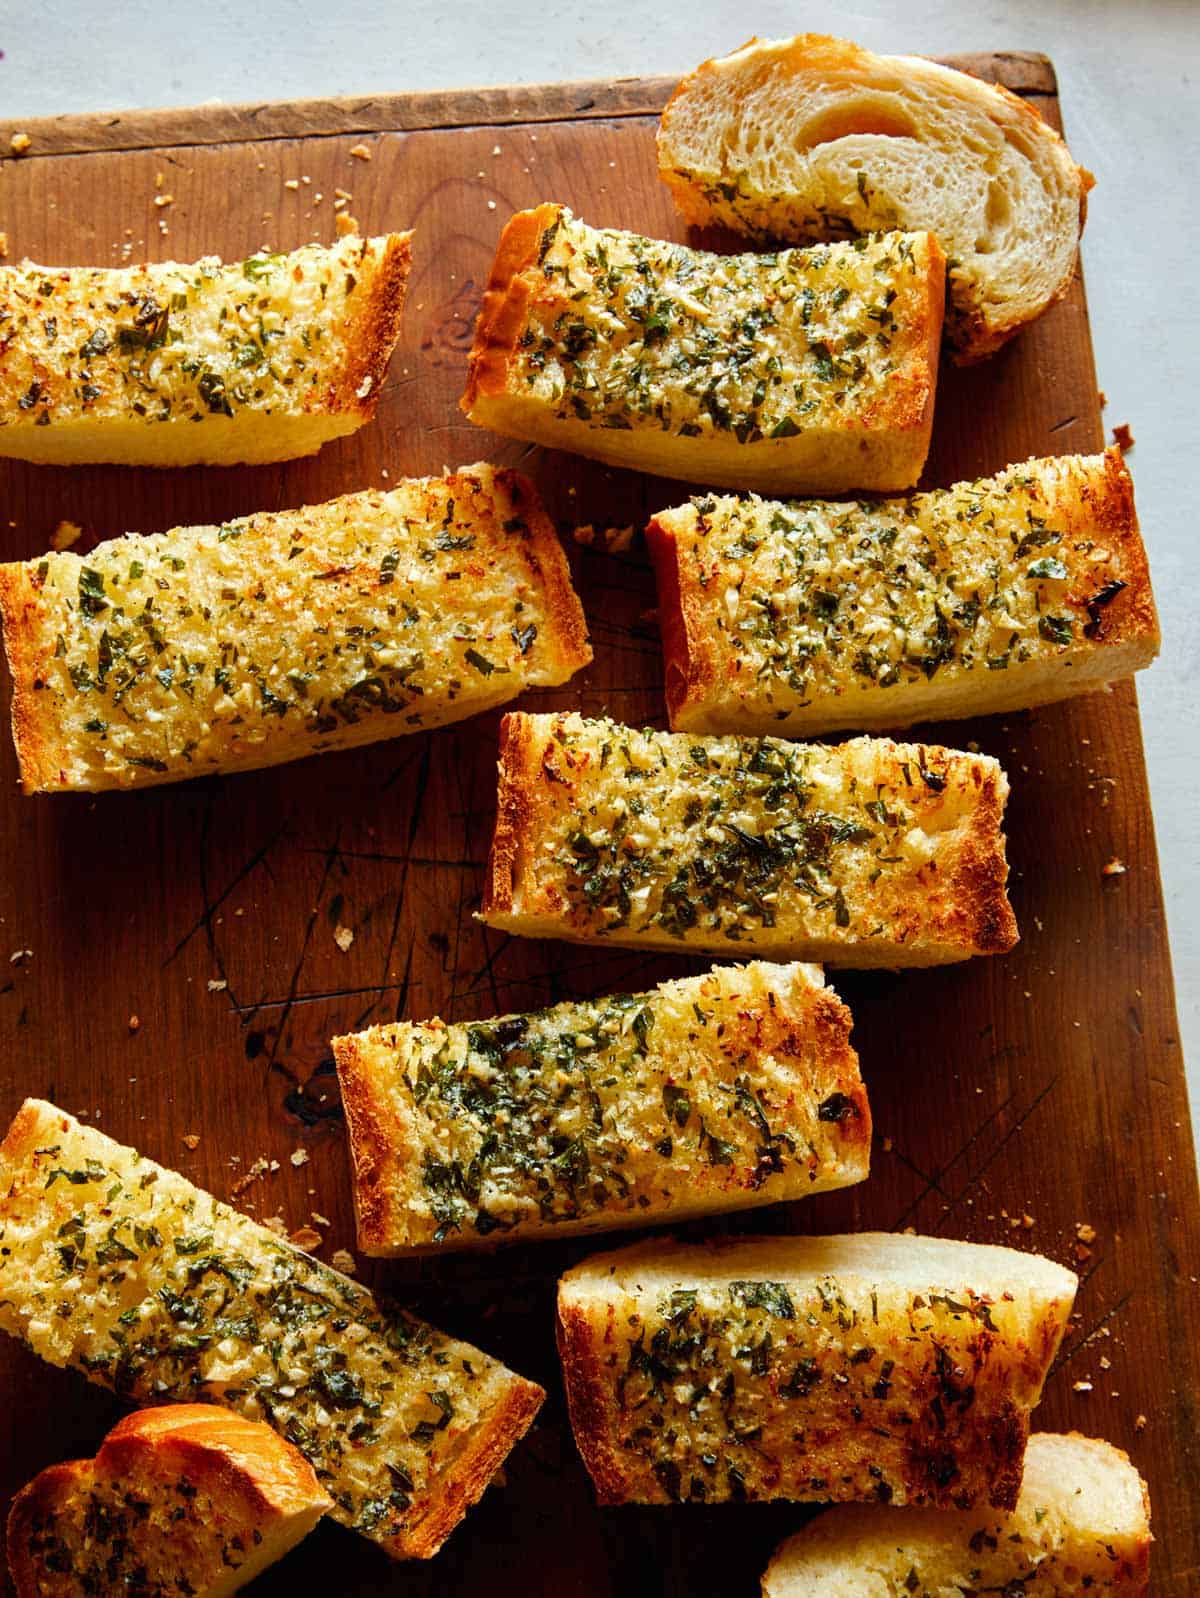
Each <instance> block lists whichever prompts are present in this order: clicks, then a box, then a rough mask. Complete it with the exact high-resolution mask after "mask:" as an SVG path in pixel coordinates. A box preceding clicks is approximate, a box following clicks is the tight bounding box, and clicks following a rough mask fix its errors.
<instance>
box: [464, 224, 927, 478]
mask: <svg viewBox="0 0 1200 1598" xmlns="http://www.w3.org/2000/svg"><path fill="white" fill-rule="evenodd" d="M944 277H945V262H944V260H943V257H942V253H941V251H940V249H939V248H938V245H937V242H936V240H935V239H934V238H933V237H932V236H931V235H929V234H926V233H914V234H901V233H889V234H886V235H882V236H880V237H876V238H871V239H861V240H858V241H856V242H855V243H852V244H833V245H820V246H817V247H816V248H813V249H808V250H784V251H781V252H780V253H779V254H777V255H738V256H718V255H709V254H706V253H705V252H703V251H701V250H693V249H689V248H687V247H686V246H685V245H682V244H669V243H666V242H664V241H663V240H661V239H648V238H643V237H641V236H640V235H639V234H636V233H621V232H617V231H615V230H614V229H611V228H592V227H589V226H588V225H587V224H586V223H584V222H581V221H579V220H578V219H577V218H576V217H574V216H572V214H571V212H570V211H568V210H567V208H566V207H565V206H562V205H541V206H538V208H537V209H536V210H533V211H521V212H519V213H518V214H517V215H516V216H514V217H513V218H512V220H511V221H510V222H509V223H508V225H507V227H506V228H505V229H504V233H503V235H502V236H501V239H500V245H499V248H498V250H497V252H496V259H495V263H494V265H493V267H492V274H491V278H490V280H489V282H488V286H487V291H486V293H485V294H484V299H483V308H482V310H481V311H480V314H479V321H478V323H477V325H476V329H475V344H474V348H473V349H472V351H471V364H470V371H469V375H468V380H467V389H466V393H465V394H464V396H463V400H462V408H463V410H464V411H465V412H466V413H467V415H468V416H469V417H470V418H471V420H472V421H473V422H477V423H478V424H479V425H480V426H481V427H490V428H492V429H493V431H495V432H497V433H505V434H507V435H508V436H509V437H512V438H523V439H529V440H531V441H532V442H533V443H535V444H545V445H548V446H549V447H550V448H552V449H567V450H574V451H575V452H576V453H577V454H579V455H588V456H591V457H592V458H593V459H595V460H601V461H608V462H610V463H611V464H612V465H614V466H631V467H636V468H638V469H639V470H641V471H645V472H655V473H657V474H659V475H660V476H665V477H683V478H686V479H688V480H689V481H692V482H699V483H706V484H707V483H721V484H725V485H727V486H729V487H732V488H757V489H761V490H763V491H770V490H774V491H777V492H780V493H806V492H813V493H826V492H836V491H838V490H839V489H845V488H851V487H857V488H868V489H880V490H887V489H902V488H908V487H911V486H912V484H913V483H915V482H916V480H917V478H918V477H919V476H920V473H921V468H922V466H923V465H924V464H925V456H926V454H927V453H928V450H929V434H930V429H931V427H932V425H933V399H934V389H935V386H936V383H937V363H938V344H939V341H940V338H941V326H942V309H943V299H944V290H945V284H944Z"/></svg>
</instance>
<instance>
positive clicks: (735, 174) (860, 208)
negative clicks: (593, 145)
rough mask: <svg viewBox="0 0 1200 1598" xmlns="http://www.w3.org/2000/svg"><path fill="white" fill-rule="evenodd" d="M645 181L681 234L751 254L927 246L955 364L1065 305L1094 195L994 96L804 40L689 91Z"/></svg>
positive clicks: (1060, 155)
mask: <svg viewBox="0 0 1200 1598" xmlns="http://www.w3.org/2000/svg"><path fill="white" fill-rule="evenodd" d="M658 167H659V176H660V177H661V178H662V179H663V181H664V182H665V183H666V184H667V185H668V187H669V188H670V190H671V192H672V194H673V196H674V198H675V201H676V203H677V205H678V206H679V208H680V210H681V211H682V212H683V215H684V217H685V218H686V219H687V221H688V222H689V223H692V224H693V225H695V226H707V225H712V224H716V225H720V226H723V227H728V228H732V229H733V230H734V231H735V232H737V233H741V234H743V235H748V236H749V237H750V238H752V239H754V240H755V241H756V242H758V243H760V244H761V243H766V242H769V241H773V240H785V241H795V240H801V239H831V238H833V239H836V238H844V237H846V236H847V235H851V234H866V233H872V232H876V231H878V230H880V229H889V228H905V229H928V230H929V231H930V232H932V233H934V234H936V235H937V237H938V240H939V241H940V243H941V246H942V249H943V250H944V251H945V254H946V256H947V257H948V264H949V293H950V303H949V305H948V307H947V313H946V330H947V334H948V336H949V338H950V341H951V343H952V344H953V346H954V348H955V351H956V354H957V356H958V358H959V359H960V360H964V361H975V360H979V359H980V358H981V357H983V356H985V355H989V354H991V353H992V351H993V350H995V349H997V348H998V347H999V346H1000V345H1001V344H1003V343H1004V342H1005V341H1006V340H1007V339H1009V338H1011V337H1012V336H1013V334H1014V333H1016V332H1018V331H1019V330H1020V328H1021V327H1023V326H1024V325H1025V324H1026V323H1027V322H1029V321H1031V320H1032V319H1033V318H1034V317H1037V316H1039V315H1041V313H1042V312H1043V311H1044V310H1045V309H1046V308H1047V306H1049V305H1051V304H1053V303H1054V301H1055V300H1057V299H1059V298H1061V296H1062V295H1063V294H1065V293H1066V291H1067V289H1068V287H1069V286H1070V283H1071V280H1072V278H1073V276H1074V272H1075V261H1076V253H1077V245H1078V242H1079V236H1080V234H1081V232H1082V231H1083V224H1084V220H1085V218H1086V215H1087V192H1088V190H1089V189H1090V188H1091V186H1092V183H1093V181H1094V180H1093V178H1092V175H1091V173H1090V172H1087V171H1085V170H1084V168H1082V167H1080V166H1077V165H1076V163H1075V162H1074V161H1073V160H1072V158H1071V154H1070V152H1069V150H1068V149H1067V147H1066V145H1065V144H1064V143H1063V141H1062V139H1061V138H1060V137H1059V135H1058V134H1057V133H1056V132H1055V131H1054V130H1053V129H1052V128H1051V127H1049V126H1048V125H1047V123H1045V122H1044V121H1043V120H1042V118H1041V117H1040V116H1039V115H1038V113H1037V111H1036V110H1035V109H1034V108H1033V107H1032V106H1031V105H1029V104H1027V103H1026V102H1025V101H1024V100H1021V99H1019V98H1018V97H1017V96H1016V95H1014V94H1010V93H1009V92H1008V90H1007V89H1003V88H1000V87H997V86H995V85H993V84H990V83H984V82H982V81H980V80H979V79H978V78H974V77H971V76H969V75H968V74H967V73H965V72H956V71H954V70H952V69H951V68H949V67H944V66H939V65H938V64H937V63H936V62H933V61H926V60H922V59H920V58H918V57H916V56H879V55H874V54H872V53H871V52H870V51H869V50H863V49H861V48H860V47H859V46H858V45H854V44H850V43H848V42H847V41H845V40H843V39H831V38H827V37H825V36H823V35H821V34H813V33H808V34H800V35H798V36H797V37H796V38H792V39H780V40H762V39H752V40H751V41H750V42H749V43H748V44H746V45H744V46H743V47H742V48H741V49H740V50H735V51H734V52H733V53H732V54H731V55H728V56H724V57H721V58H720V59H717V60H713V61H706V62H705V63H704V64H703V65H702V66H700V67H699V68H697V70H696V71H695V72H693V73H691V74H690V75H689V76H688V77H686V78H685V79H684V80H683V82H682V83H681V84H680V85H679V87H678V88H677V89H676V91H675V94H674V96H673V98H672V99H671V100H670V102H669V103H668V105H667V108H666V110H665V111H664V113H663V117H662V123H661V126H660V129H659V135H658Z"/></svg>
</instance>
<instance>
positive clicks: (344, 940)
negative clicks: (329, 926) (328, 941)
mask: <svg viewBox="0 0 1200 1598" xmlns="http://www.w3.org/2000/svg"><path fill="white" fill-rule="evenodd" d="M333 941H334V942H335V943H336V944H337V946H338V948H339V949H340V950H341V951H342V953H343V954H346V953H348V952H349V949H350V945H351V944H352V943H353V942H354V930H353V928H352V927H344V926H342V925H341V923H340V922H339V924H338V925H337V926H336V927H335V928H334V929H333Z"/></svg>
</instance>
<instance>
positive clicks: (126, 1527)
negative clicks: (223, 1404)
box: [8, 1404, 333, 1598]
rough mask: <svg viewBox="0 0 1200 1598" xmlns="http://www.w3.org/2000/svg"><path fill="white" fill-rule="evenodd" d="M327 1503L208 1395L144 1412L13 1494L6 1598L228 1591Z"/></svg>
mask: <svg viewBox="0 0 1200 1598" xmlns="http://www.w3.org/2000/svg"><path fill="white" fill-rule="evenodd" d="M332 1507H333V1504H332V1500H331V1499H330V1498H329V1497H328V1495H327V1494H326V1493H325V1491H324V1489H323V1488H322V1487H321V1485H320V1483H319V1482H318V1481H317V1478H316V1476H315V1474H314V1473H313V1469H312V1466H311V1465H310V1464H309V1463H308V1461H307V1460H306V1459H305V1458H304V1456H303V1455H302V1454H301V1453H300V1452H299V1451H298V1450H297V1449H295V1448H293V1447H292V1445H291V1444H290V1443H288V1442H286V1441H285V1440H284V1439H283V1438H282V1437H280V1436H278V1435H277V1434H276V1433H275V1432H274V1431H272V1430H271V1428H270V1427H269V1426H267V1425H265V1424H264V1423H263V1422H261V1421H255V1420H247V1419H246V1418H245V1417H244V1416H242V1415H235V1414H232V1413H230V1412H229V1411H228V1410H224V1409H217V1408H215V1407H214V1406H213V1405H211V1404H172V1405H169V1406H166V1407H164V1408H160V1409H144V1410H140V1411H139V1412H138V1413H137V1414H134V1415H129V1416H127V1417H126V1418H125V1419H124V1420H122V1421H120V1422H119V1423H118V1424H117V1425H116V1426H115V1427H114V1428H113V1430H112V1431H111V1432H109V1434H108V1436H107V1437H106V1438H105V1440H104V1442H103V1444H102V1445H101V1448H100V1451H99V1453H98V1454H97V1455H96V1457H95V1459H76V1460H71V1461H70V1462H68V1463H66V1464H62V1465H51V1466H50V1468H49V1469H48V1470H44V1471H42V1473H41V1475H40V1476H36V1477H35V1478H34V1480H33V1481H31V1482H30V1483H29V1485H28V1486H27V1487H25V1488H23V1489H22V1491H21V1492H20V1493H18V1494H17V1496H16V1498H15V1499H14V1500H13V1505H12V1509H11V1511H10V1513H9V1517H8V1562H9V1569H10V1570H11V1572H12V1577H13V1584H14V1587H15V1589H16V1594H17V1598H77V1595H78V1594H80V1593H118V1592H120V1593H129V1594H134V1595H136V1598H168V1595H170V1598H177V1595H178V1594H180V1593H191V1594H194V1595H195V1598H227V1595H228V1594H230V1593H234V1592H237V1591H238V1590H239V1589H240V1588H242V1587H244V1586H245V1585H246V1583H247V1582H249V1581H252V1580H253V1579H254V1577H255V1576H258V1575H260V1574H261V1573H262V1571H264V1570H265V1569H266V1568H267V1566H268V1565H271V1564H274V1562H275V1561H276V1560H277V1559H279V1558H281V1557H282V1556H283V1555H284V1554H286V1553H287V1552H288V1550H289V1549H291V1548H294V1547H295V1545H296V1544H297V1543H298V1542H299V1541H300V1540H301V1538H303V1537H306V1536H307V1535H308V1533H309V1532H310V1531H311V1530H312V1528H313V1526H315V1525H316V1523H317V1521H318V1520H319V1519H320V1518H321V1516H322V1515H323V1514H324V1513H325V1511H326V1510H327V1509H331V1508H332Z"/></svg>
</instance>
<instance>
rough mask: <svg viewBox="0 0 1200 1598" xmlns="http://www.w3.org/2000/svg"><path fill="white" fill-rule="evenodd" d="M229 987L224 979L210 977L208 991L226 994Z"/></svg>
mask: <svg viewBox="0 0 1200 1598" xmlns="http://www.w3.org/2000/svg"><path fill="white" fill-rule="evenodd" d="M228 986H229V983H228V982H226V980H225V978H224V977H209V979H208V991H209V992H210V993H224V992H225V989H226V988H227V987H228Z"/></svg>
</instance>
